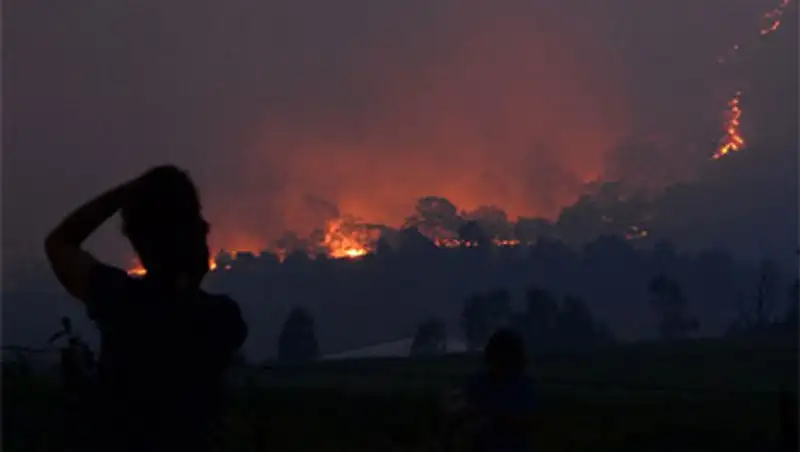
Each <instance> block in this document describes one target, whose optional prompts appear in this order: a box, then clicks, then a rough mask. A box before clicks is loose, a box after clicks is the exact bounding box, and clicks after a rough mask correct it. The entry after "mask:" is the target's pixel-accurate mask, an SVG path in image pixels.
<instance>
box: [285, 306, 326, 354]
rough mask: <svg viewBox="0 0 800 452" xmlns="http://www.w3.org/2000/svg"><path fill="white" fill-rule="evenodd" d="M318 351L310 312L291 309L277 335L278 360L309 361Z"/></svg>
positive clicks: (301, 309)
mask: <svg viewBox="0 0 800 452" xmlns="http://www.w3.org/2000/svg"><path fill="white" fill-rule="evenodd" d="M318 352H319V350H318V344H317V337H316V333H315V331H314V318H313V317H312V316H311V313H309V312H308V311H306V310H305V309H303V308H294V309H292V311H291V312H290V313H289V317H288V318H287V319H286V322H284V324H283V329H281V334H280V336H279V337H278V360H279V361H283V362H302V361H310V360H312V359H314V358H316V357H317V354H318Z"/></svg>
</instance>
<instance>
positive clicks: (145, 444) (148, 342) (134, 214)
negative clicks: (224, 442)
mask: <svg viewBox="0 0 800 452" xmlns="http://www.w3.org/2000/svg"><path fill="white" fill-rule="evenodd" d="M117 212H121V214H122V220H123V229H124V233H125V235H126V236H127V237H128V239H129V240H130V242H131V245H132V246H133V248H134V250H135V251H136V253H137V254H138V256H139V259H140V261H141V262H142V264H143V265H144V267H145V269H146V270H147V274H146V275H145V276H144V277H143V278H141V279H136V278H132V277H129V276H128V274H127V273H126V272H125V271H123V270H121V269H118V268H114V267H111V266H108V265H105V264H103V263H101V262H99V261H98V260H96V259H95V258H94V257H93V256H92V255H91V254H89V253H88V252H87V251H85V250H84V249H83V248H82V244H83V242H84V241H85V240H86V239H87V238H88V237H89V235H91V234H92V233H93V232H94V231H95V230H96V229H97V228H98V227H100V226H101V225H102V224H103V223H104V222H105V221H106V220H107V219H108V218H110V217H111V216H113V215H114V214H115V213H117ZM207 234H208V224H207V223H206V221H205V220H204V219H203V216H202V214H201V206H200V201H199V198H198V195H197V191H196V189H195V187H194V184H193V183H192V181H191V180H190V179H189V177H188V176H187V175H186V174H185V173H184V172H182V171H181V170H179V169H178V168H175V167H172V166H163V167H158V168H155V169H152V170H150V171H148V172H147V173H145V174H144V175H142V176H140V177H139V178H137V179H135V180H133V181H131V182H128V183H125V184H123V185H121V186H119V187H117V188H114V189H112V190H110V191H108V192H106V193H105V194H102V195H100V196H99V197H97V198H96V199H94V200H92V201H90V202H89V203H87V204H86V205H84V206H82V207H80V208H79V209H77V210H76V211H75V212H73V213H72V214H70V215H69V216H68V217H67V218H66V219H65V220H64V221H63V222H62V223H61V224H60V225H59V226H58V227H57V228H56V229H55V230H54V231H53V232H52V233H51V234H50V235H49V236H48V237H47V239H46V241H45V251H46V253H47V257H48V259H49V261H50V265H51V267H52V269H53V271H54V273H55V274H56V276H57V277H58V280H59V281H60V282H61V284H62V285H63V286H64V288H65V289H66V290H67V291H68V292H69V293H70V294H71V295H73V296H74V297H75V298H77V299H79V300H81V301H83V303H84V304H85V306H86V309H87V312H88V314H89V317H90V318H91V319H92V320H93V321H94V322H95V323H96V324H97V326H98V329H99V330H100V339H101V349H100V356H99V360H98V363H97V376H98V388H97V389H98V393H97V403H96V405H95V407H94V412H93V415H92V416H87V419H85V422H88V423H91V425H92V427H93V430H94V431H95V432H96V438H95V440H96V441H95V443H96V444H94V447H95V448H96V450H103V451H115V452H116V451H118V452H123V451H162V450H165V451H166V450H192V451H203V450H206V451H207V450H210V448H211V444H210V443H211V440H210V437H211V433H212V430H213V428H214V426H215V424H216V422H217V421H218V420H219V418H220V416H221V408H222V405H221V398H222V391H223V386H224V380H225V371H226V369H227V367H228V365H229V364H230V362H231V360H232V358H233V356H234V355H235V353H236V351H237V350H238V349H239V347H240V346H241V344H242V342H243V341H244V339H245V336H246V334H247V330H246V325H245V323H244V321H243V320H242V317H241V314H240V311H239V307H238V305H237V303H236V302H234V301H233V300H231V299H230V298H228V297H225V296H219V295H210V294H207V293H205V292H204V291H202V290H201V289H200V283H201V281H202V279H203V277H204V276H205V274H206V273H207V272H208V269H209V267H208V261H209V251H208V246H207V244H206V236H207Z"/></svg>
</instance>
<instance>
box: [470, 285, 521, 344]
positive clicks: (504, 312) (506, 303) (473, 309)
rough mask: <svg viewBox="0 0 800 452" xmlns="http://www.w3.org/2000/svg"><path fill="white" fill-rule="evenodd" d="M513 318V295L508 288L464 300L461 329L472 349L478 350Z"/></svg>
mask: <svg viewBox="0 0 800 452" xmlns="http://www.w3.org/2000/svg"><path fill="white" fill-rule="evenodd" d="M510 320H511V296H510V295H509V293H508V291H506V290H502V289H501V290H495V291H492V292H489V293H487V294H479V295H473V296H472V297H470V298H468V299H467V300H466V301H465V302H464V309H463V311H462V313H461V329H462V330H463V332H464V338H465V339H466V341H467V347H468V348H469V349H470V350H476V349H479V348H481V347H483V345H484V344H485V343H486V341H487V340H489V336H491V334H492V333H493V332H494V331H495V330H496V329H497V328H500V327H503V326H506V325H507V324H508V323H509V321H510Z"/></svg>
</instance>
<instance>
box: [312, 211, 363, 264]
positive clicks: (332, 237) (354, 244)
mask: <svg viewBox="0 0 800 452" xmlns="http://www.w3.org/2000/svg"><path fill="white" fill-rule="evenodd" d="M358 236H359V234H358V233H357V231H347V230H346V228H345V224H344V221H343V220H341V219H335V220H330V221H328V222H327V225H326V228H325V238H324V239H323V243H322V245H323V247H325V249H326V250H327V251H328V256H330V257H332V258H334V259H343V258H349V259H355V258H357V257H361V256H365V255H366V254H368V253H369V252H370V251H371V250H370V249H369V248H368V246H370V245H369V244H368V239H369V238H368V237H358Z"/></svg>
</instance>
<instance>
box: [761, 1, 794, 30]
mask: <svg viewBox="0 0 800 452" xmlns="http://www.w3.org/2000/svg"><path fill="white" fill-rule="evenodd" d="M790 3H791V0H781V4H780V5H778V6H777V7H775V8H774V9H772V10H770V11H768V12H767V13H766V14H764V18H763V19H764V22H765V25H764V26H763V27H762V28H761V30H760V32H759V33H760V34H761V36H766V35H768V34H771V33H774V32H776V31H778V29H779V28H780V27H781V17H782V16H783V13H784V12H785V11H786V8H788V7H789V4H790Z"/></svg>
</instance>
